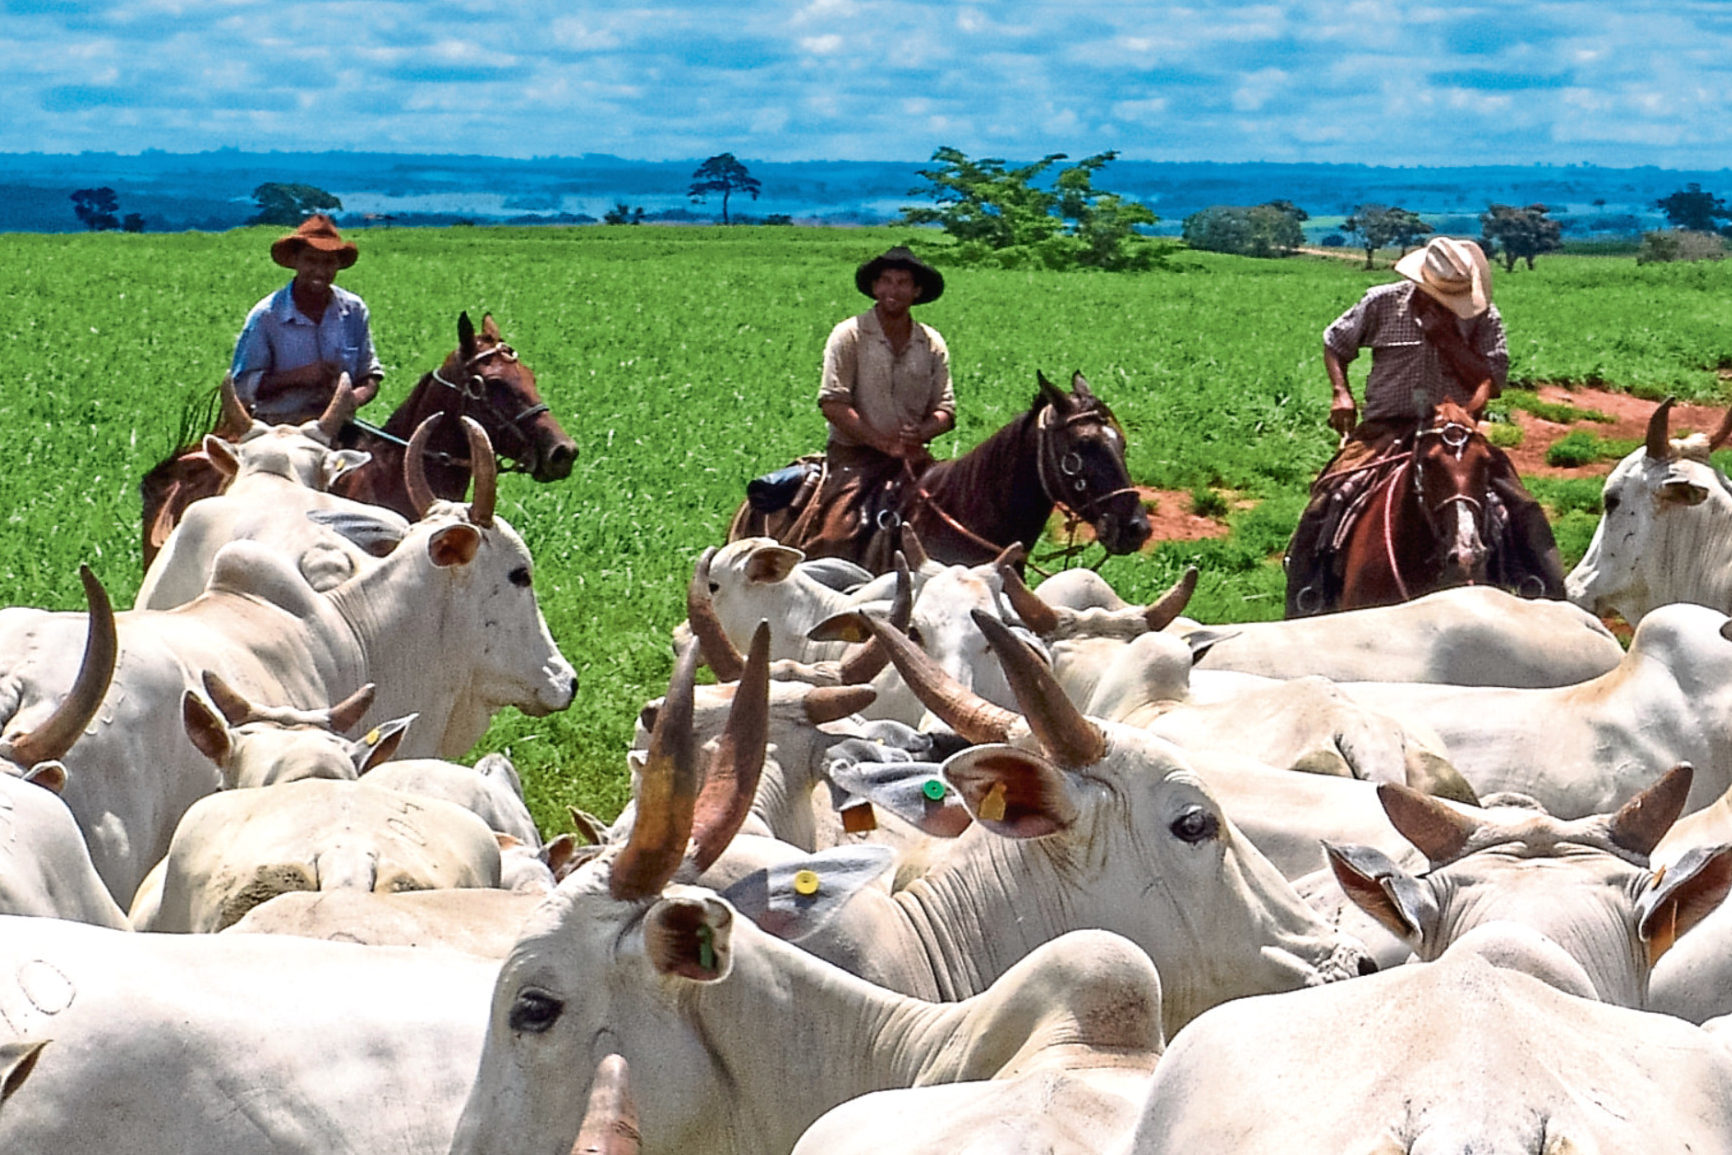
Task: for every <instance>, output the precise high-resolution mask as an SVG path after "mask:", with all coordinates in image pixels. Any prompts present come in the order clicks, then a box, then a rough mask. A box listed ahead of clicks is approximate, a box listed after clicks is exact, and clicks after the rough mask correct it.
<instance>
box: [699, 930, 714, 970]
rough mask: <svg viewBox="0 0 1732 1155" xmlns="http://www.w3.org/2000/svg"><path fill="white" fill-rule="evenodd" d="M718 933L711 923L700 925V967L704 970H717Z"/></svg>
mask: <svg viewBox="0 0 1732 1155" xmlns="http://www.w3.org/2000/svg"><path fill="white" fill-rule="evenodd" d="M715 942H716V932H715V931H714V930H712V929H710V924H709V923H707V922H706V923H699V924H698V966H699V968H700V969H702V970H706V971H713V970H715V969H716V947H715Z"/></svg>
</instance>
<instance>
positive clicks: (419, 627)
mask: <svg viewBox="0 0 1732 1155" xmlns="http://www.w3.org/2000/svg"><path fill="white" fill-rule="evenodd" d="M474 436H475V437H476V438H478V439H479V446H480V448H481V452H480V453H476V452H475V451H474V448H473V447H472V457H474V458H475V459H476V460H477V461H478V462H479V463H480V464H481V465H482V469H481V470H480V471H478V473H477V488H476V495H475V502H474V504H473V506H466V505H462V504H458V503H453V502H435V503H434V504H433V505H432V506H431V508H430V509H429V511H428V513H427V515H426V516H424V517H423V518H422V519H421V520H420V521H418V522H416V523H415V524H414V525H413V526H412V527H411V528H410V531H409V533H408V535H407V536H406V537H405V538H404V539H403V542H402V544H401V545H399V546H398V547H397V549H396V550H395V551H393V552H392V553H391V555H390V556H389V557H386V558H383V559H381V560H380V561H379V563H378V564H377V565H376V566H374V567H373V568H371V569H370V570H368V571H366V572H364V573H362V574H359V575H358V576H356V577H355V578H353V579H352V580H350V581H348V582H345V583H344V584H343V585H341V586H339V587H338V588H336V589H334V590H332V591H330V592H329V593H326V594H320V593H318V592H317V591H315V590H313V589H312V587H310V586H309V585H307V583H306V579H305V578H303V577H302V576H301V574H300V573H299V571H297V570H296V569H295V568H294V567H293V566H292V564H290V563H289V562H287V561H285V560H283V559H282V558H281V557H280V555H278V554H276V553H275V552H274V551H271V550H269V549H267V548H266V547H263V546H261V545H259V544H257V543H255V542H245V541H241V542H233V543H231V544H230V545H228V546H226V547H225V548H224V549H223V550H222V551H221V552H220V553H219V555H218V558H217V565H216V568H215V571H214V572H213V574H212V577H211V582H210V586H209V588H208V589H207V590H206V591H205V593H204V594H203V595H201V596H200V597H199V598H197V599H195V600H194V601H193V602H191V603H189V604H187V605H185V606H181V607H179V608H177V609H174V610H162V611H158V610H134V611H131V612H130V613H126V614H121V615H119V617H118V622H117V628H118V631H119V637H120V651H121V657H120V663H119V667H118V669H117V671H116V674H115V678H114V685H113V687H112V688H111V689H110V691H109V693H108V695H107V697H106V699H105V700H104V703H103V706H102V708H101V710H100V711H99V712H98V714H97V716H96V720H95V722H94V724H93V725H92V726H90V727H88V728H87V732H86V733H85V734H84V735H83V736H82V737H81V738H80V739H79V741H78V744H77V747H76V749H75V750H74V751H73V752H72V753H71V754H69V755H68V756H67V757H68V759H69V760H68V762H67V765H68V767H69V768H70V769H71V770H72V776H71V780H70V781H69V783H68V786H67V790H66V794H65V798H66V803H67V805H68V807H70V808H71V810H72V813H73V815H74V817H76V818H77V819H78V823H79V828H80V829H81V830H83V831H84V834H85V838H86V841H87V842H88V843H89V844H90V850H91V859H92V861H94V862H95V864H96V869H97V872H98V873H99V874H101V875H102V878H103V881H104V882H105V883H106V884H107V886H108V888H109V891H110V892H111V893H112V894H114V895H115V896H116V898H117V899H120V898H125V899H128V900H130V898H131V896H132V893H133V891H134V889H135V888H136V887H137V885H138V882H139V880H140V879H141V878H142V877H143V876H144V873H145V871H146V870H147V869H148V868H149V866H150V865H151V864H152V863H154V862H155V861H157V860H158V859H160V858H161V857H162V855H163V854H164V853H165V852H166V851H167V848H168V840H169V837H170V835H171V834H172V833H173V830H174V826H175V823H176V822H178V821H179V819H180V816H181V815H182V814H184V813H185V812H186V809H187V808H188V807H189V806H191V805H192V804H193V803H194V802H195V801H197V800H198V799H199V798H201V797H203V796H204V795H206V794H209V793H211V792H212V791H213V790H215V789H216V787H217V785H218V776H217V773H216V771H215V770H214V769H213V768H212V766H211V765H210V763H209V761H208V760H207V759H206V758H205V756H204V755H203V754H201V753H200V752H199V751H198V750H197V749H195V748H194V747H193V745H192V742H191V740H190V739H189V738H188V737H187V735H186V733H185V730H184V727H183V726H182V724H181V718H180V709H181V698H182V696H183V695H184V693H185V692H186V691H187V690H188V689H193V688H196V685H195V683H194V681H193V680H194V679H195V678H196V677H197V676H198V674H199V672H200V671H203V670H207V669H208V670H214V671H216V672H217V673H218V674H219V676H221V677H222V679H223V680H224V681H225V682H227V683H228V684H229V685H231V686H233V687H235V689H237V690H238V691H240V692H241V693H243V694H245V695H247V696H248V697H249V698H252V699H254V700H257V701H268V702H275V703H285V704H289V705H293V706H298V707H303V708H315V707H322V706H324V705H326V704H328V703H330V702H332V701H335V700H338V699H340V698H341V697H343V696H344V695H346V694H349V693H351V692H353V691H354V690H355V688H356V687H357V686H360V685H363V684H365V683H367V682H374V683H376V684H377V685H378V686H379V687H380V690H379V693H378V695H377V697H376V698H375V700H374V705H373V711H372V715H373V716H374V717H381V718H397V717H401V716H403V715H406V714H409V713H413V712H416V711H420V712H421V713H422V714H423V716H424V717H426V718H432V719H439V720H442V721H443V723H444V728H443V730H441V729H440V727H438V726H429V727H428V728H427V729H426V730H424V731H423V730H416V731H413V732H412V733H411V734H410V735H409V737H408V738H407V739H405V741H404V744H403V746H402V748H401V750H402V753H403V754H404V755H405V756H407V757H424V756H440V757H456V756H459V755H461V754H462V753H463V752H464V751H466V750H468V748H469V747H470V746H471V745H473V744H474V742H475V740H476V739H477V738H479V737H480V736H481V734H482V733H483V732H484V731H485V730H486V727H487V724H488V721H489V719H490V718H491V717H492V715H493V713H494V711H496V710H498V709H500V708H501V707H503V706H505V705H516V706H518V707H519V708H520V709H523V710H525V711H526V712H530V713H548V712H550V711H554V710H562V709H564V708H565V707H566V706H568V705H570V703H571V699H572V695H573V692H574V684H575V680H576V677H575V674H574V673H573V671H572V669H571V666H570V665H569V664H568V663H567V662H566V661H565V658H564V657H563V656H562V655H561V654H560V653H559V650H558V648H557V647H556V646H555V645H554V643H553V639H552V638H551V637H550V636H549V635H548V632H547V625H546V622H545V621H543V619H542V617H541V612H540V609H539V608H538V607H537V605H536V602H535V594H534V591H533V582H532V579H531V562H530V558H529V551H528V550H527V549H526V548H525V547H524V545H523V542H522V539H521V538H519V537H518V536H517V534H516V533H515V532H514V531H513V530H512V529H511V527H510V526H508V525H506V524H505V523H504V522H503V521H500V520H496V519H495V518H494V517H493V503H494V501H493V499H494V488H493V481H492V475H491V470H489V469H487V468H486V466H487V465H490V464H491V458H490V457H484V456H483V455H485V454H486V453H487V452H488V450H487V448H486V437H485V434H483V433H481V431H480V428H479V427H478V426H477V427H475V428H474ZM430 622H436V623H438V625H439V628H438V629H437V630H434V629H429V628H428V627H427V623H430ZM85 629H86V615H83V614H66V613H61V614H53V613H45V612H43V611H41V610H30V609H6V610H0V671H3V681H0V685H3V686H4V687H6V690H5V691H4V693H0V719H4V720H5V721H4V725H5V727H6V729H7V730H8V731H10V730H13V729H16V728H30V727H33V726H35V725H37V723H38V722H39V721H40V719H41V718H42V717H44V716H46V715H47V714H48V713H49V712H50V711H51V710H53V709H54V707H55V706H56V705H57V704H58V703H59V702H60V701H61V699H62V697H63V696H64V694H65V690H64V687H65V686H66V685H67V684H68V682H70V681H71V680H72V675H71V669H72V665H73V663H74V662H75V661H76V658H75V655H76V653H77V645H78V639H79V638H81V637H82V635H83V634H84V633H85ZM362 724H363V725H365V724H366V720H365V719H363V722H362Z"/></svg>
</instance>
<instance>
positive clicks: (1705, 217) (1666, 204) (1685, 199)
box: [1654, 181, 1732, 233]
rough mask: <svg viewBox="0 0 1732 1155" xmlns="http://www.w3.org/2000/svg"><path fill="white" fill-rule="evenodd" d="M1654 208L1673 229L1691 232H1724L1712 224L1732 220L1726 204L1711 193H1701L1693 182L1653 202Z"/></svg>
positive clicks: (1700, 187) (1731, 211)
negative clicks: (1662, 214) (1664, 216)
mask: <svg viewBox="0 0 1732 1155" xmlns="http://www.w3.org/2000/svg"><path fill="white" fill-rule="evenodd" d="M1654 207H1655V208H1657V209H1659V210H1660V211H1661V212H1663V213H1665V214H1666V220H1667V221H1669V222H1671V225H1672V227H1673V228H1675V229H1689V230H1691V231H1692V232H1698V233H1712V232H1724V231H1725V229H1723V228H1721V227H1720V226H1719V225H1716V224H1715V223H1714V222H1715V221H1724V220H1732V209H1728V208H1727V207H1726V202H1725V201H1724V200H1722V199H1720V198H1719V197H1717V196H1715V195H1714V194H1713V193H1706V192H1703V191H1702V186H1701V185H1699V184H1697V183H1696V182H1695V181H1691V182H1690V183H1689V184H1688V185H1686V186H1685V187H1683V188H1681V189H1679V190H1678V191H1677V192H1675V193H1673V194H1672V195H1671V196H1664V197H1661V198H1660V199H1659V200H1657V201H1655V202H1654Z"/></svg>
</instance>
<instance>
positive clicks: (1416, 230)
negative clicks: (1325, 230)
mask: <svg viewBox="0 0 1732 1155" xmlns="http://www.w3.org/2000/svg"><path fill="white" fill-rule="evenodd" d="M1341 228H1342V231H1343V232H1349V233H1354V234H1356V235H1357V236H1358V237H1359V241H1360V243H1361V244H1363V245H1364V246H1365V267H1366V268H1368V269H1369V268H1371V259H1372V257H1374V256H1375V255H1376V254H1377V250H1378V249H1384V248H1398V249H1400V250H1401V251H1402V252H1406V251H1407V250H1408V249H1410V248H1412V247H1413V246H1414V245H1416V244H1418V243H1419V238H1420V237H1423V236H1425V235H1426V234H1427V233H1429V232H1431V226H1430V225H1428V224H1426V223H1425V222H1424V221H1422V220H1420V219H1419V214H1418V213H1415V212H1410V211H1409V210H1407V209H1404V208H1400V207H1398V206H1396V207H1392V206H1390V205H1379V204H1366V205H1360V206H1359V208H1358V209H1356V210H1355V211H1354V213H1353V215H1352V216H1350V217H1348V218H1347V219H1346V220H1344V221H1342V222H1341Z"/></svg>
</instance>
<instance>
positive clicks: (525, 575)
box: [510, 565, 529, 589]
mask: <svg viewBox="0 0 1732 1155" xmlns="http://www.w3.org/2000/svg"><path fill="white" fill-rule="evenodd" d="M510 577H511V584H512V585H514V586H518V587H520V588H522V589H528V588H529V567H528V566H526V565H520V566H518V567H517V568H516V569H514V570H512V571H511V574H510Z"/></svg>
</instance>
